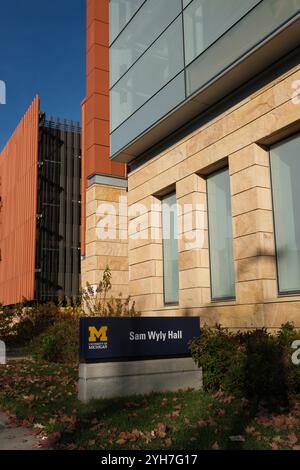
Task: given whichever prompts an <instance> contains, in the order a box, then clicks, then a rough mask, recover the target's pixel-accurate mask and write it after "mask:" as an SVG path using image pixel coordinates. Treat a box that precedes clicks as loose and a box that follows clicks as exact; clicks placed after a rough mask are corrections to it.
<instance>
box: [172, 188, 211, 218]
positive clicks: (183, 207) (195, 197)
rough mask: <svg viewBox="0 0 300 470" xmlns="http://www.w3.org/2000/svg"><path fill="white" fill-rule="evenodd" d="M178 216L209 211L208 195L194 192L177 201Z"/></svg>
mask: <svg viewBox="0 0 300 470" xmlns="http://www.w3.org/2000/svg"><path fill="white" fill-rule="evenodd" d="M177 204H178V211H177V212H178V215H183V214H186V213H189V212H192V211H200V212H206V211H207V197H206V193H198V192H193V193H190V194H187V195H186V196H183V197H181V198H180V199H177Z"/></svg>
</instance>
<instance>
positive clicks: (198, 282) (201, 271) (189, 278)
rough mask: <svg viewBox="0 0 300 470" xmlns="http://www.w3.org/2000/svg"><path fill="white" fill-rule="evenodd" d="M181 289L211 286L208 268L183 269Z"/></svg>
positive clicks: (180, 277) (180, 279) (180, 281)
mask: <svg viewBox="0 0 300 470" xmlns="http://www.w3.org/2000/svg"><path fill="white" fill-rule="evenodd" d="M179 286H180V289H191V288H193V287H210V275H209V270H208V269H207V268H195V269H188V270H185V271H181V272H180V273H179Z"/></svg>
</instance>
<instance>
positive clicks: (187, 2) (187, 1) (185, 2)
mask: <svg viewBox="0 0 300 470" xmlns="http://www.w3.org/2000/svg"><path fill="white" fill-rule="evenodd" d="M191 1H192V0H183V3H182V4H183V8H185V7H186V6H188V4H189V3H191Z"/></svg>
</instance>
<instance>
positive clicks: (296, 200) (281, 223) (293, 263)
mask: <svg viewBox="0 0 300 470" xmlns="http://www.w3.org/2000/svg"><path fill="white" fill-rule="evenodd" d="M270 156H271V171H272V187H273V204H274V219H275V234H276V250H277V264H278V282H279V290H280V292H281V293H289V292H295V291H300V185H299V175H300V135H298V136H296V137H293V138H291V139H288V140H286V141H284V142H281V143H280V144H278V145H275V146H273V147H272V148H271V152H270Z"/></svg>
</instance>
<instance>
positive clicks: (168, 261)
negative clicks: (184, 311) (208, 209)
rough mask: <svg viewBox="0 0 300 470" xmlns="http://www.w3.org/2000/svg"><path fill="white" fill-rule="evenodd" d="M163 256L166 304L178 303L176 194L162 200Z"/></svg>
mask: <svg viewBox="0 0 300 470" xmlns="http://www.w3.org/2000/svg"><path fill="white" fill-rule="evenodd" d="M162 225H163V257H164V300H165V303H166V304H170V303H178V300H179V271H178V236H177V233H178V232H177V205H176V194H175V193H172V194H169V195H168V196H166V197H165V198H164V199H163V201H162Z"/></svg>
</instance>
